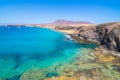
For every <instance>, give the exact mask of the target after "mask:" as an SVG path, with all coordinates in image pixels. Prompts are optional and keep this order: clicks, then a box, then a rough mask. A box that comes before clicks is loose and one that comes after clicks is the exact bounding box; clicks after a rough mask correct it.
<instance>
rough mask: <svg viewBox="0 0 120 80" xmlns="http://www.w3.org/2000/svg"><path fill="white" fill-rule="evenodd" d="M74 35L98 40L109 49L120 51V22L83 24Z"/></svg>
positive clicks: (89, 39) (82, 38) (93, 40)
mask: <svg viewBox="0 0 120 80" xmlns="http://www.w3.org/2000/svg"><path fill="white" fill-rule="evenodd" d="M73 35H74V36H77V37H78V38H79V39H81V40H87V41H91V42H98V43H99V44H101V45H103V46H104V47H105V48H107V49H109V50H115V51H119V52H120V22H113V23H106V24H99V25H95V26H87V27H86V26H81V27H78V28H77V29H76V30H75V32H74V34H73Z"/></svg>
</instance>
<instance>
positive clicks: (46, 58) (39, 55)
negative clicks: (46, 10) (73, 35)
mask: <svg viewBox="0 0 120 80" xmlns="http://www.w3.org/2000/svg"><path fill="white" fill-rule="evenodd" d="M67 36H68V35H67ZM67 36H66V35H65V34H63V33H59V32H56V31H53V30H50V29H45V28H36V27H25V26H22V27H16V26H11V27H10V26H7V27H4V26H1V27H0V80H1V79H3V80H6V79H7V80H12V79H13V77H16V76H20V75H22V74H23V73H24V72H25V71H27V70H28V69H31V68H39V69H44V68H46V69H47V68H48V67H51V66H52V65H62V64H63V63H65V62H69V61H70V60H72V59H73V58H74V57H75V56H76V55H77V54H81V55H82V54H84V53H85V52H82V51H80V49H82V48H83V49H87V48H88V49H89V48H94V47H96V46H95V45H93V44H86V45H85V44H78V43H76V42H75V41H73V40H71V39H70V38H69V37H67ZM11 78H12V79H11ZM15 80H18V78H16V79H15Z"/></svg>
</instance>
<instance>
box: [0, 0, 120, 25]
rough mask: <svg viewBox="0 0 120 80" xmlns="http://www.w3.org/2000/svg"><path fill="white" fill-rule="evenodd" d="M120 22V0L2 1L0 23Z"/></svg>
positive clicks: (0, 0)
mask: <svg viewBox="0 0 120 80" xmlns="http://www.w3.org/2000/svg"><path fill="white" fill-rule="evenodd" d="M57 19H66V20H73V21H89V22H92V23H104V22H113V21H120V0H0V23H35V24H36V23H49V22H52V21H55V20H57Z"/></svg>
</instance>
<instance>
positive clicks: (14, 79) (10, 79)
mask: <svg viewBox="0 0 120 80" xmlns="http://www.w3.org/2000/svg"><path fill="white" fill-rule="evenodd" d="M20 77H21V75H18V76H15V77H12V78H9V79H6V80H19V79H20Z"/></svg>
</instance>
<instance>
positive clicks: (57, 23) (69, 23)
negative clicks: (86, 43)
mask: <svg viewBox="0 0 120 80" xmlns="http://www.w3.org/2000/svg"><path fill="white" fill-rule="evenodd" d="M89 24H93V23H91V22H87V21H69V20H63V19H60V20H56V21H54V22H52V23H48V24H42V26H43V27H69V26H74V27H78V26H81V25H89Z"/></svg>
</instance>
